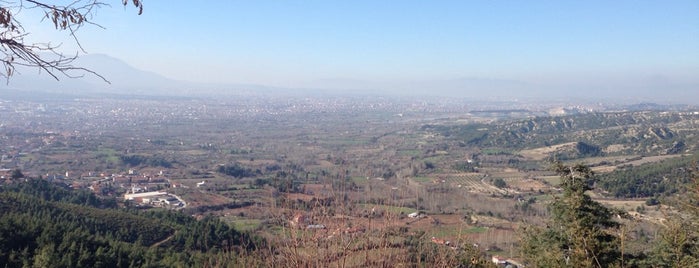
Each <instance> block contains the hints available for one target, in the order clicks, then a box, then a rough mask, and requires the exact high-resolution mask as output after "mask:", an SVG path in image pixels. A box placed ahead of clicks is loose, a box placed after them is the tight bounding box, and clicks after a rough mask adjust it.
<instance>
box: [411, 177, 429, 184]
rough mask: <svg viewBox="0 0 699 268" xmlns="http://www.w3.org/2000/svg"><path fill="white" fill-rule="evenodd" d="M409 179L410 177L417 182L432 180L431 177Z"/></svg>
mask: <svg viewBox="0 0 699 268" xmlns="http://www.w3.org/2000/svg"><path fill="white" fill-rule="evenodd" d="M411 179H412V180H413V181H415V182H419V183H428V182H432V178H429V177H412V178H411Z"/></svg>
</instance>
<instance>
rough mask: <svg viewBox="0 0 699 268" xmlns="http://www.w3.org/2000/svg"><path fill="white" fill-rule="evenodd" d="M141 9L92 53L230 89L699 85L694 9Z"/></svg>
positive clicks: (104, 15) (396, 4)
mask: <svg viewBox="0 0 699 268" xmlns="http://www.w3.org/2000/svg"><path fill="white" fill-rule="evenodd" d="M144 6H145V10H144V13H143V15H141V16H138V15H136V10H135V9H134V8H133V7H127V8H123V7H121V6H120V1H114V4H113V6H112V7H111V8H102V9H100V10H98V11H97V12H96V16H95V18H94V20H95V21H96V22H98V23H100V24H101V25H102V26H104V27H106V29H105V30H102V29H99V28H96V27H86V28H83V29H81V32H80V33H79V38H80V40H81V42H82V44H83V46H84V47H85V48H86V50H87V51H88V52H89V53H102V54H107V55H110V56H113V57H116V58H119V59H122V60H124V61H126V62H128V63H129V64H131V65H133V66H135V67H137V68H140V69H144V70H148V71H153V72H156V73H160V74H163V75H165V76H167V77H171V78H176V79H181V80H190V81H208V82H221V83H255V84H266V85H276V86H314V85H320V84H322V85H327V83H328V81H369V83H377V85H378V84H381V83H383V84H382V85H386V84H390V83H409V82H411V81H442V80H452V79H463V78H470V79H502V80H513V81H522V82H525V83H535V84H546V85H550V86H551V87H557V86H561V87H562V86H566V85H571V84H580V83H583V84H585V83H588V84H589V85H591V86H594V85H595V83H602V84H605V83H607V84H608V83H612V84H613V83H622V84H624V83H625V84H629V83H633V81H637V80H638V79H641V80H642V79H651V80H653V79H656V80H662V81H672V83H684V84H687V83H689V84H695V85H696V84H697V82H698V81H699V78H698V77H697V76H699V15H697V14H699V1H696V0H691V1H643V0H636V1H565V0H558V1H379V0H371V1H355V0H353V1H330V0H325V1H291V0H286V1H263V0H256V1H233V0H230V1H207V2H197V1H180V0H169V1H145V5H144ZM49 26H50V25H49ZM49 29H50V27H49ZM42 34H46V35H47V36H54V37H55V33H50V31H49V30H46V31H43V30H37V31H35V35H36V36H35V37H34V38H38V36H41V35H42ZM66 43H69V41H66ZM65 48H66V49H67V50H70V45H66V46H65ZM318 81H325V82H322V83H319V82H318ZM600 81H602V82H600ZM338 83H339V82H338Z"/></svg>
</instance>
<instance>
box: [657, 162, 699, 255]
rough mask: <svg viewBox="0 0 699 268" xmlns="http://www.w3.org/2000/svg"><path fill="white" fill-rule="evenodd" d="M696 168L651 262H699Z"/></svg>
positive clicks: (659, 237) (698, 204) (698, 176)
mask: <svg viewBox="0 0 699 268" xmlns="http://www.w3.org/2000/svg"><path fill="white" fill-rule="evenodd" d="M694 166H695V168H694V170H693V172H692V177H693V181H692V182H691V183H689V184H687V185H686V186H685V187H686V188H685V190H686V191H685V192H684V193H683V194H682V198H680V199H679V200H677V202H676V204H674V205H675V206H676V207H677V208H679V209H680V211H681V212H680V214H679V215H671V216H670V217H668V221H667V223H666V224H664V225H663V227H664V229H662V230H661V231H660V233H659V235H658V237H656V239H655V243H653V244H654V245H655V247H654V248H653V254H652V257H651V258H650V261H651V263H650V264H649V266H653V267H673V268H674V267H694V266H692V265H696V264H697V263H699V223H698V222H699V175H697V173H696V167H697V165H696V163H695V164H694Z"/></svg>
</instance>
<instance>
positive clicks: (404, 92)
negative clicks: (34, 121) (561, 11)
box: [0, 54, 699, 109]
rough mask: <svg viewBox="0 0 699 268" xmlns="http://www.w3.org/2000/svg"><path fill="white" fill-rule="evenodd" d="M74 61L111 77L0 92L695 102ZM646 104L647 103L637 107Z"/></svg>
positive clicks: (611, 89)
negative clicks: (264, 77) (252, 79)
mask: <svg viewBox="0 0 699 268" xmlns="http://www.w3.org/2000/svg"><path fill="white" fill-rule="evenodd" d="M74 65H75V66H79V67H84V68H87V69H89V70H92V71H95V72H96V73H99V74H100V75H102V76H104V78H105V79H107V80H108V81H109V82H110V83H106V82H105V81H103V80H102V79H101V78H99V77H97V76H95V75H92V74H90V73H73V75H82V77H79V78H69V77H65V76H62V75H59V78H60V81H56V80H55V79H53V77H51V76H50V75H48V74H46V73H45V72H44V73H41V72H38V70H37V69H27V68H18V69H17V71H18V73H17V74H16V75H14V76H12V77H11V78H10V81H9V83H8V84H4V85H2V84H0V90H2V91H3V93H11V94H23V92H24V93H26V92H37V93H51V94H63V95H95V94H97V95H100V94H109V95H144V96H175V97H207V96H210V97H216V96H245V95H279V96H288V95H295V96H299V95H335V96H343V95H363V96H366V95H370V96H373V95H376V96H413V97H419V96H433V97H448V98H464V99H469V100H486V101H494V100H495V101H506V100H507V101H528V100H531V101H541V100H557V101H560V100H587V101H590V100H593V101H610V100H618V101H620V102H623V103H627V104H630V103H648V102H670V103H685V104H699V103H698V102H699V88H696V87H695V86H696V85H692V84H686V85H673V84H670V83H664V84H663V83H660V84H658V83H657V82H653V81H654V80H653V81H645V82H644V81H636V82H634V83H632V84H626V83H624V82H618V83H614V84H611V85H603V86H599V85H597V86H595V83H597V82H595V81H581V82H580V83H581V84H576V85H570V86H561V85H559V86H551V85H548V86H547V85H543V84H537V83H530V82H525V81H518V80H508V79H496V78H480V77H462V78H455V79H442V80H414V81H393V82H387V81H383V82H380V81H365V80H358V79H340V78H338V79H321V80H316V81H309V82H307V83H300V84H297V85H295V86H290V87H274V86H265V85H255V84H236V83H230V84H215V83H196V82H189V81H180V80H176V79H171V78H167V77H165V76H162V75H160V74H157V73H154V72H149V71H144V70H139V69H137V68H134V67H133V66H131V65H129V64H127V63H126V62H124V61H122V60H119V59H117V58H114V57H111V56H108V55H104V54H88V55H82V56H80V57H79V58H78V59H77V60H76V61H75V64H74ZM637 108H641V109H643V108H649V107H636V108H634V109H637Z"/></svg>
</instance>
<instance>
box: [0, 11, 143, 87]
mask: <svg viewBox="0 0 699 268" xmlns="http://www.w3.org/2000/svg"><path fill="white" fill-rule="evenodd" d="M131 3H132V4H133V5H134V6H135V7H136V8H138V14H139V15H140V14H142V13H143V2H142V1H140V0H132V1H131ZM122 4H123V5H125V6H126V5H129V1H127V0H122ZM104 6H109V5H108V4H106V3H103V2H101V1H99V0H74V1H73V2H71V3H69V4H67V5H53V4H47V3H45V2H44V1H38V0H19V1H3V2H0V53H2V54H4V57H2V56H0V63H2V67H3V68H2V70H0V77H3V78H5V79H6V80H7V82H8V83H9V78H10V77H11V76H12V75H13V74H15V72H16V69H15V66H27V67H33V68H38V69H39V70H40V71H45V72H46V73H48V74H49V75H50V76H51V77H53V78H54V79H56V80H59V75H60V76H65V77H68V78H77V77H82V76H83V75H84V74H85V73H87V74H92V75H95V76H97V77H99V78H101V79H102V80H104V81H105V82H107V83H109V81H108V80H107V79H106V78H105V77H104V76H102V75H100V74H98V73H96V72H94V71H92V70H89V69H87V68H84V67H78V66H74V65H73V62H74V61H75V59H77V58H78V54H77V53H76V54H75V55H74V56H65V55H64V54H63V52H61V51H60V50H59V47H60V45H52V44H51V43H50V42H46V43H27V42H25V37H26V36H28V35H29V33H28V32H26V31H25V29H24V28H23V27H22V23H21V22H20V21H18V20H17V19H16V18H15V14H17V13H18V12H20V11H21V10H22V9H25V8H26V9H40V10H42V11H43V13H44V17H43V18H42V20H41V21H42V22H43V21H47V20H50V21H51V22H52V23H53V25H54V27H55V29H56V30H58V31H67V32H68V34H69V35H70V36H71V37H72V38H73V40H74V41H75V44H76V45H77V46H78V47H79V48H80V50H81V51H82V52H83V53H86V52H85V49H84V48H83V46H82V44H81V43H80V40H79V38H78V36H77V34H76V33H77V31H78V30H79V29H80V28H81V27H82V26H83V25H85V24H89V25H93V26H97V27H100V28H103V27H102V26H100V25H99V24H97V23H95V22H93V21H92V18H93V15H94V10H95V9H97V8H100V7H104ZM75 72H78V73H82V74H80V75H74V74H73V73H75Z"/></svg>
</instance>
